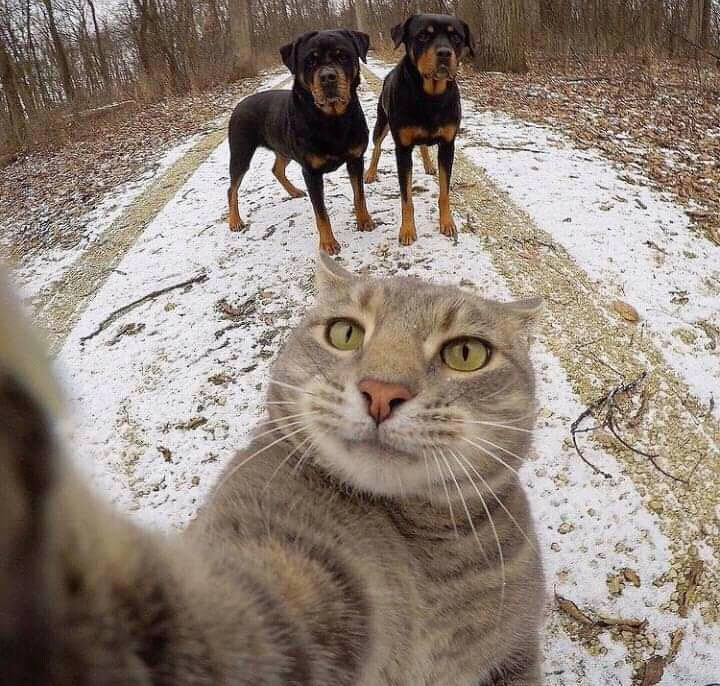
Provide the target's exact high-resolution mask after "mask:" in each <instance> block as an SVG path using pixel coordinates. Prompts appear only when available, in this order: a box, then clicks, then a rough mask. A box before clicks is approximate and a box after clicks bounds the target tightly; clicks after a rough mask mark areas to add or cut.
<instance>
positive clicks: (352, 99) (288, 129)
mask: <svg viewBox="0 0 720 686" xmlns="http://www.w3.org/2000/svg"><path fill="white" fill-rule="evenodd" d="M368 47H369V38H368V36H367V35H366V34H364V33H359V32H357V31H346V30H331V31H313V32H310V33H306V34H303V35H302V36H300V37H299V38H298V39H297V40H296V41H295V42H294V43H292V44H290V45H286V46H284V47H283V48H282V49H281V55H282V58H283V61H284V63H285V64H286V66H287V67H288V68H289V69H290V71H291V72H292V73H293V75H294V77H295V78H294V82H293V87H292V90H289V91H286V90H273V91H266V92H263V93H257V94H255V95H251V96H249V97H248V98H246V99H245V100H243V101H242V102H240V103H239V104H238V105H237V106H236V107H235V110H234V111H233V113H232V116H231V118H230V124H229V128H228V139H229V144H230V180H231V188H230V191H229V195H230V194H231V192H232V191H233V184H235V188H236V187H237V184H239V183H240V181H241V180H242V177H243V175H244V174H245V172H247V169H248V167H249V166H250V161H251V159H252V156H253V154H254V152H255V150H256V149H257V147H258V146H262V147H265V148H269V149H270V150H273V151H274V152H275V153H277V154H278V155H279V156H281V157H283V158H285V163H287V160H294V161H295V162H297V163H299V164H300V165H301V166H302V169H303V176H304V178H305V183H306V184H307V188H308V192H309V194H310V199H311V201H312V203H313V209H314V211H315V216H316V220H317V222H318V229H319V231H320V234H321V248H322V249H325V250H326V251H327V252H330V253H333V252H337V249H338V248H339V246H337V243H336V241H335V239H334V237H333V236H332V231H331V229H330V228H329V219H328V217H327V212H326V211H325V204H324V196H323V179H322V175H323V174H326V173H327V172H331V171H334V170H336V169H337V168H338V167H340V165H342V164H344V163H346V164H347V165H348V172H349V174H350V177H351V181H352V182H353V190H354V191H355V195H356V204H355V209H356V214H358V224H359V228H361V229H368V228H372V227H371V226H370V225H368V224H372V220H370V218H369V215H367V210H366V208H365V203H364V194H363V187H362V172H363V155H364V152H365V149H366V148H367V144H368V127H367V123H366V121H365V115H364V113H363V111H362V108H361V106H360V101H359V99H358V97H357V87H358V85H359V83H360V64H359V60H363V61H365V59H366V57H367V50H368ZM323 69H324V70H325V72H327V73H329V71H331V70H335V71H336V72H337V70H339V69H341V70H342V72H343V73H344V75H345V78H346V79H347V82H348V84H349V90H348V95H349V101H348V102H347V106H346V107H345V109H344V111H342V112H340V113H338V114H328V113H326V112H324V111H322V109H321V108H320V106H319V105H318V104H317V102H316V99H315V97H314V94H313V92H312V91H311V85H312V83H313V79H314V78H316V72H317V71H318V70H323ZM336 78H337V76H336ZM281 166H282V165H281ZM282 169H283V170H284V166H283V167H282ZM281 174H282V176H283V177H284V171H282V172H281ZM276 176H277V174H276ZM278 178H280V177H278ZM281 183H283V181H282V180H281ZM283 185H285V184H284V183H283ZM286 188H287V186H286ZM295 191H297V189H295ZM358 196H359V197H358ZM359 206H361V208H360V209H359ZM362 210H364V212H363V211H362ZM231 215H232V200H231ZM360 215H363V216H362V217H361V216H360ZM238 220H239V217H238ZM231 221H232V220H231ZM231 228H233V227H232V224H231ZM235 228H236V227H235ZM326 232H329V235H328V233H326ZM332 244H334V245H332Z"/></svg>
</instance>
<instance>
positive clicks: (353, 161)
mask: <svg viewBox="0 0 720 686" xmlns="http://www.w3.org/2000/svg"><path fill="white" fill-rule="evenodd" d="M363 166H364V161H363V157H362V156H360V157H351V158H350V159H349V160H348V161H347V170H348V175H349V176H350V183H351V185H352V189H353V202H354V205H355V218H356V219H357V227H358V231H372V230H373V229H374V228H375V222H374V221H373V219H372V217H371V216H370V213H369V212H368V209H367V205H366V204H365V189H364V187H363Z"/></svg>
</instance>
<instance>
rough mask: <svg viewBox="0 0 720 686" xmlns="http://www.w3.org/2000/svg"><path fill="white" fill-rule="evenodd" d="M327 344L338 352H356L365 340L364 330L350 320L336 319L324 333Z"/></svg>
mask: <svg viewBox="0 0 720 686" xmlns="http://www.w3.org/2000/svg"><path fill="white" fill-rule="evenodd" d="M325 335H326V337H327V340H328V343H330V345H332V346H333V348H337V349H338V350H357V349H358V348H359V347H360V346H361V345H362V343H363V339H364V338H365V329H363V328H362V326H360V324H358V323H357V322H354V321H353V320H352V319H336V320H335V321H334V322H331V323H330V324H329V325H328V328H327V331H326V332H325Z"/></svg>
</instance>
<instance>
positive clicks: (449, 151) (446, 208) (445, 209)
mask: <svg viewBox="0 0 720 686" xmlns="http://www.w3.org/2000/svg"><path fill="white" fill-rule="evenodd" d="M454 157H455V141H454V140H452V141H449V142H443V143H440V145H438V168H439V175H438V181H439V184H440V201H439V203H438V204H439V210H440V233H441V234H443V235H444V236H450V237H451V238H457V229H456V228H455V221H454V220H453V216H452V211H451V210H450V176H451V174H452V167H453V159H454Z"/></svg>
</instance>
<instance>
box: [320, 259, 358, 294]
mask: <svg viewBox="0 0 720 686" xmlns="http://www.w3.org/2000/svg"><path fill="white" fill-rule="evenodd" d="M355 279H356V277H355V275H354V274H351V273H350V272H349V271H347V270H346V269H343V268H342V267H341V266H340V265H339V264H338V263H337V262H336V261H335V260H333V259H332V258H331V257H330V256H328V255H326V254H325V253H323V252H321V253H319V254H318V257H317V260H316V261H315V284H316V286H317V289H318V291H320V292H321V293H322V292H323V291H328V290H331V289H332V290H338V289H342V288H346V287H347V286H348V285H349V284H351V283H352V282H353V281H355Z"/></svg>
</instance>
